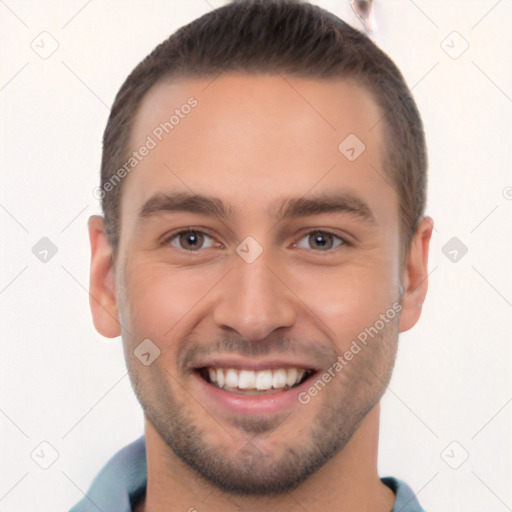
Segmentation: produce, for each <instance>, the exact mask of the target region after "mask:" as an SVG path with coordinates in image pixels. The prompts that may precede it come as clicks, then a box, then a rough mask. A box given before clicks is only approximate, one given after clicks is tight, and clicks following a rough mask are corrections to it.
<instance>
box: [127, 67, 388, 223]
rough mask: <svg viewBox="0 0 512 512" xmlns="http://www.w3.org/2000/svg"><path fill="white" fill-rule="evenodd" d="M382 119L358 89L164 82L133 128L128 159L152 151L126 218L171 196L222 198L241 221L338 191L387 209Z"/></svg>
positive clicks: (256, 80) (137, 170)
mask: <svg viewBox="0 0 512 512" xmlns="http://www.w3.org/2000/svg"><path fill="white" fill-rule="evenodd" d="M381 118H382V113H381V111H380V109H379V107H378V106H377V104H376V103H375V101H374V100H373V98H372V97H371V95H370V94H369V92H368V91H367V90H366V89H364V88H363V87H362V86H360V85H359V84H357V83H355V82H353V81H347V80H340V79H336V80H316V79H307V78H298V77H291V76H285V75H249V74H221V75H219V76H216V77H205V78H189V79H180V80H170V79H169V80H166V81H162V82H160V83H158V84H157V85H156V86H154V87H153V88H152V89H151V90H150V91H149V92H148V93H147V95H146V96H145V97H144V99H143V101H142V102H141V105H140V107H139V109H138V111H137V114H136V116H135V119H134V124H133V129H132V134H131V142H130V153H131V152H132V151H134V152H138V153H141V151H139V150H140V149H141V148H144V147H146V148H149V149H147V150H144V151H142V152H143V153H144V154H145V156H143V157H142V158H140V156H139V157H137V158H139V160H138V162H137V163H136V167H134V169H133V170H132V171H131V172H130V174H129V176H128V178H127V183H125V184H124V185H123V186H124V189H125V190H124V192H123V201H122V211H124V213H127V214H128V215H136V213H137V211H138V209H140V207H141V206H142V205H143V204H144V203H145V201H147V200H148V198H150V197H151V196H152V195H154V194H156V193H158V192H160V191H168V190H169V189H172V190H174V191H178V192H180V191H182V192H193V193H197V194H208V195H214V196H217V197H223V198H224V199H225V200H226V201H227V203H229V204H230V205H231V204H232V205H233V207H234V209H235V211H238V212H239V213H241V214H243V213H244V212H248V211H249V210H250V209H251V208H253V209H260V210H261V211H263V210H265V211H269V208H268V204H267V203H270V202H272V203H276V201H278V200H284V199H286V198H287V197H289V196H301V195H304V194H306V193H308V191H311V190H313V189H314V191H315V192H322V191H329V190H330V189H332V188H333V187H336V188H339V187H340V186H343V187H344V188H345V189H347V190H348V192H350V193H352V192H357V191H358V190H360V189H369V188H370V189H371V188H372V187H373V188H374V189H375V188H380V189H384V190H382V193H383V195H384V198H383V199H384V200H385V199H386V197H385V196H386V194H387V195H388V196H389V195H390V194H391V195H393V191H392V190H386V189H389V186H388V185H386V182H385V181H384V180H383V179H382V175H383V173H384V171H383V170H382V161H383V154H384V148H383V144H382V132H381V125H382V124H384V123H380V124H379V125H377V127H376V128H374V129H373V127H375V125H376V124H377V122H378V121H379V119H381ZM354 156H355V157H356V158H354ZM362 193H363V194H364V193H365V192H364V190H362ZM387 199H388V200H389V197H388V198H387ZM393 202H394V199H393V201H392V203H393ZM263 203H265V204H263ZM240 207H242V208H240ZM250 207H251V208H250ZM240 210H243V211H240ZM123 223H124V222H123Z"/></svg>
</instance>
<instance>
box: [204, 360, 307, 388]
mask: <svg viewBox="0 0 512 512" xmlns="http://www.w3.org/2000/svg"><path fill="white" fill-rule="evenodd" d="M195 371H196V372H197V374H198V376H199V377H200V378H201V379H203V380H204V381H205V382H207V383H208V384H210V385H212V386H214V387H216V388H217V389H222V390H224V391H228V392H230V393H235V394H238V395H270V394H274V393H283V392H286V391H290V390H292V389H294V388H297V387H299V386H301V385H302V384H303V383H304V382H305V381H306V380H308V379H310V378H311V377H312V376H313V374H315V373H316V371H315V370H314V369H309V368H300V367H282V368H265V369H259V370H252V369H243V368H229V367H218V366H208V367H206V366H205V367H201V368H197V369H196V370H195Z"/></svg>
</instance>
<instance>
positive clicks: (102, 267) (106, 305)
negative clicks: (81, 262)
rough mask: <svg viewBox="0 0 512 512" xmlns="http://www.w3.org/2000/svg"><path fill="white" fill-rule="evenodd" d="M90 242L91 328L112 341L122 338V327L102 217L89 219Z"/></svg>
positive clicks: (108, 245)
mask: <svg viewBox="0 0 512 512" xmlns="http://www.w3.org/2000/svg"><path fill="white" fill-rule="evenodd" d="M89 240H90V243H91V271H90V282H89V304H90V307H91V313H92V318H93V322H94V327H95V328H96V330H97V331H98V332H99V333H100V334H102V335H103V336H105V337H107V338H115V337H117V336H120V335H121V325H120V323H119V314H118V310H117V302H116V294H115V279H114V257H113V252H112V247H111V245H110V243H109V241H108V235H107V233H106V229H105V221H104V220H103V217H101V216H99V215H93V216H92V217H90V218H89Z"/></svg>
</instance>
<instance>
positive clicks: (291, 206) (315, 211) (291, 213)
mask: <svg viewBox="0 0 512 512" xmlns="http://www.w3.org/2000/svg"><path fill="white" fill-rule="evenodd" d="M336 212H342V213H349V214H352V215H355V216H357V217H359V218H361V219H362V220H364V221H366V222H368V223H370V224H376V221H375V217H374V215H373V213H372V211H371V209H370V207H369V206H368V205H367V204H366V203H365V202H364V201H363V200H362V199H360V198H359V197H357V196H355V195H354V194H351V193H348V192H345V193H341V194H321V195H318V196H314V197H309V198H305V197H299V198H290V199H287V200H286V201H285V202H284V203H283V204H282V205H281V207H280V208H279V210H278V211H277V214H276V220H277V221H278V222H281V221H283V220H287V219H293V218H296V217H306V216H308V215H319V214H322V213H336Z"/></svg>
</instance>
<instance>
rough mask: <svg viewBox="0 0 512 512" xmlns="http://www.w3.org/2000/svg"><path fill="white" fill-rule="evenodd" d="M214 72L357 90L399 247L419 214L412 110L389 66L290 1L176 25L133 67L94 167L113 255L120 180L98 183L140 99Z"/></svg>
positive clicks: (122, 154)
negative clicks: (375, 139) (372, 123)
mask: <svg viewBox="0 0 512 512" xmlns="http://www.w3.org/2000/svg"><path fill="white" fill-rule="evenodd" d="M223 71H228V72H229V71H233V72H239V71H243V72H247V73H255V74H258V73H265V74H269V73H282V74H289V75H295V76H300V77H305V78H306V77H307V78H318V79H328V78H337V77H339V78H350V79H354V80H355V81H356V82H357V83H358V84H361V86H363V87H365V88H366V89H367V90H368V91H369V92H370V93H371V94H372V96H373V97H374V99H375V101H376V102H377V104H378V105H379V106H380V108H381V110H382V113H383V119H382V120H383V122H385V123H386V124H385V128H386V129H385V130H384V132H385V141H384V143H385V144H386V147H387V151H386V158H385V162H384V169H383V170H384V172H385V174H386V176H387V180H388V182H390V183H391V184H392V185H393V187H394V188H395V190H396V191H397V194H398V197H399V204H400V229H401V234H402V235H403V241H404V244H405V245H404V246H405V247H408V245H409V243H410V240H411V238H412V236H413V234H414V233H415V231H416V228H417V226H418V223H419V221H420V220H421V218H422V216H423V212H424V208H425V201H426V168H427V154H426V145H425V137H424V132H423V124H422V121H421V118H420V115H419V112H418V110H417V108H416V104H415V102H414V100H413V98H412V95H411V93H410V91H409V89H408V87H407V85H406V83H405V81H404V79H403V77H402V74H401V73H400V71H399V70H398V68H397V66H396V65H395V64H394V63H393V61H392V60H391V59H390V58H389V57H388V56H387V55H386V54H385V53H384V52H383V51H382V50H380V49H379V48H378V47H377V46H376V45H375V44H374V43H373V42H372V41H371V40H370V39H369V38H368V37H367V36H366V35H364V34H363V33H361V32H359V31H357V30H356V29H354V28H352V27H351V26H350V25H348V24H347V23H345V22H344V21H342V20H341V19H340V18H338V17H337V16H335V15H333V14H331V13H329V12H328V11H326V10H324V9H321V8H320V7H317V6H314V5H311V4H309V3H303V2H300V1H299V0H241V1H235V2H233V3H231V4H229V5H226V6H224V7H221V8H219V9H216V10H213V11H211V12H209V13H207V14H205V15H203V16H201V17H200V18H198V19H196V20H194V21H193V22H191V23H189V24H188V25H186V26H184V27H182V28H180V29H179V30H178V31H176V32H175V33H174V34H173V35H171V36H170V37H169V38H168V39H167V40H166V41H164V42H163V43H161V44H160V45H158V46H157V47H156V48H155V49H154V50H153V51H152V52H151V53H150V54H149V55H148V56H147V57H146V58H145V59H144V60H143V61H142V62H141V63H140V64H138V65H137V67H136V68H135V69H134V70H133V71H132V72H131V74H130V75H129V76H128V78H127V79H126V81H125V82H124V84H123V85H122V87H121V89H120V90H119V92H118V94H117V96H116V98H115V101H114V104H113V106H112V111H111V113H110V117H109V119H108V123H107V126H106V129H105V133H104V136H103V157H102V163H101V189H102V191H103V192H102V194H101V196H102V208H103V213H104V216H105V222H106V226H107V232H108V234H109V240H110V243H111V245H112V247H113V249H114V252H115V251H116V248H117V245H118V239H119V231H120V229H121V226H120V218H119V217H120V204H121V192H122V186H121V185H122V183H119V185H118V186H113V187H109V191H108V193H106V190H107V188H106V187H105V185H106V184H107V183H108V182H109V180H112V178H113V177H114V175H115V173H116V171H118V170H119V168H120V167H121V166H122V165H123V162H126V160H127V155H128V153H129V149H130V148H129V144H130V135H131V132H132V128H133V124H134V119H135V116H136V113H137V110H138V108H139V106H140V103H141V100H142V99H143V97H144V96H145V95H146V94H147V93H148V91H149V90H150V89H151V87H153V86H154V85H155V84H156V83H157V82H159V81H161V80H162V79H163V78H168V77H170V78H172V77H207V76H210V75H211V76H215V75H217V74H219V73H221V72H223ZM340 142H341V141H340ZM128 158H129V157H128Z"/></svg>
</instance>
